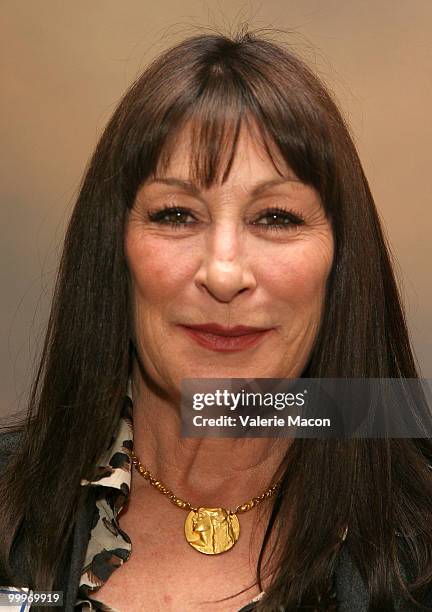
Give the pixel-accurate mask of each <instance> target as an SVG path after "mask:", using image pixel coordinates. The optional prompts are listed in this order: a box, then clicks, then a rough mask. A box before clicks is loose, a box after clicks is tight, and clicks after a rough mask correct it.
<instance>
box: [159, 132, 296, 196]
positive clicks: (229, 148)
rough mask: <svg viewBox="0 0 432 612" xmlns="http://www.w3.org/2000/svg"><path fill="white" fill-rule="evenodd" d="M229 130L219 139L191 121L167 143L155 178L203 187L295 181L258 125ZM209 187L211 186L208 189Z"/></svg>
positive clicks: (272, 143)
mask: <svg viewBox="0 0 432 612" xmlns="http://www.w3.org/2000/svg"><path fill="white" fill-rule="evenodd" d="M235 129H236V128H235V126H233V127H232V129H229V128H228V129H226V134H225V135H224V136H223V137H222V138H220V139H219V141H218V140H217V139H216V138H212V137H211V134H208V133H206V131H205V126H203V125H200V124H199V123H196V122H192V121H189V122H188V123H186V124H185V125H184V126H183V127H182V128H180V129H179V130H178V131H177V133H175V134H174V135H172V136H171V137H170V138H169V140H168V141H167V142H166V144H165V147H164V149H163V150H162V152H161V155H160V157H159V160H158V164H157V165H156V169H155V173H154V176H158V177H162V176H174V177H179V178H183V179H186V180H192V181H194V182H195V183H197V184H199V185H200V186H204V185H205V183H206V180H208V178H207V179H206V177H211V180H210V183H211V184H213V183H216V184H222V183H225V181H227V182H228V183H230V182H231V183H237V182H243V181H247V180H254V179H256V177H257V175H259V177H260V178H261V179H263V178H266V179H272V178H276V177H281V176H292V177H295V175H294V173H293V171H292V169H291V168H290V167H289V165H288V164H287V162H286V161H285V160H284V158H283V157H282V155H281V153H280V151H279V149H278V147H277V146H276V144H275V143H274V141H272V140H271V139H270V138H269V137H268V136H267V135H266V134H265V132H264V131H263V130H262V129H261V128H260V126H259V125H258V124H257V123H256V121H250V120H248V121H242V122H241V124H240V127H239V129H238V132H237V134H236V132H235ZM207 186H208V185H207Z"/></svg>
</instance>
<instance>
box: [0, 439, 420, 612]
mask: <svg viewBox="0 0 432 612" xmlns="http://www.w3.org/2000/svg"><path fill="white" fill-rule="evenodd" d="M19 440H20V434H19V433H13V434H5V433H3V434H0V474H1V473H2V470H3V468H4V467H5V465H6V463H7V460H8V456H9V454H10V452H11V451H12V450H13V449H14V448H16V447H17V445H18V444H19ZM80 495H81V496H80V502H79V508H78V512H77V515H76V519H75V523H74V529H73V533H72V535H71V538H70V541H69V543H68V546H67V549H66V556H65V561H64V563H63V564H62V566H61V569H60V571H59V574H58V577H57V584H56V585H55V588H56V590H60V591H63V602H64V606H63V609H64V610H65V611H66V612H72V611H73V609H74V604H75V601H76V599H77V593H78V586H79V582H80V576H81V571H82V567H83V564H84V558H85V554H86V550H87V544H88V541H89V537H90V530H91V523H92V518H93V511H94V505H95V501H94V499H93V498H92V496H93V495H94V488H92V487H81V493H80ZM11 562H12V565H13V567H14V568H16V570H17V573H18V572H19V575H23V576H28V559H27V555H26V551H25V550H24V547H23V542H22V541H21V540H20V538H19V536H18V537H17V539H16V542H15V543H14V545H13V547H12V554H11ZM0 586H14V585H0ZM336 591H337V600H338V610H339V611H340V612H367V610H368V602H369V597H368V593H367V590H366V588H365V585H364V583H363V580H362V578H361V577H360V574H359V572H358V570H357V568H356V566H355V565H354V563H353V561H352V559H351V557H350V555H349V553H348V551H347V549H346V546H342V548H341V552H340V555H339V560H338V564H337V567H336ZM422 603H423V604H424V605H427V606H431V608H432V589H431V590H430V591H429V592H428V596H427V597H426V598H425V599H424V600H423V602H422ZM54 609H55V608H54ZM396 609H398V610H414V609H417V608H414V607H407V604H405V606H404V607H397V608H396Z"/></svg>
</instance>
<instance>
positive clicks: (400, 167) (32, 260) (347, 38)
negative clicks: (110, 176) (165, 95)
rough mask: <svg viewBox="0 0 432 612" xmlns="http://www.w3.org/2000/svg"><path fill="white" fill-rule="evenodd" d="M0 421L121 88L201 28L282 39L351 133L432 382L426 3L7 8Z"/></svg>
mask: <svg viewBox="0 0 432 612" xmlns="http://www.w3.org/2000/svg"><path fill="white" fill-rule="evenodd" d="M1 8H2V22H3V25H2V33H1V37H0V41H1V42H0V45H1V55H0V57H1V64H2V86H3V94H2V96H1V105H2V109H1V114H0V121H1V146H2V153H3V155H2V164H1V173H2V177H1V183H0V190H1V214H2V239H1V244H2V256H1V260H0V269H1V278H0V282H1V286H2V299H1V304H0V333H1V345H0V369H1V372H2V379H1V381H2V384H1V388H0V394H1V397H0V414H8V413H9V412H12V411H15V410H17V409H18V408H23V407H24V406H25V403H26V399H27V394H28V388H29V383H30V377H31V373H32V371H33V368H34V364H35V360H36V359H37V357H38V355H39V350H40V347H41V343H42V339H43V332H44V328H45V325H46V321H47V316H48V312H49V302H50V298H51V292H52V288H53V282H54V276H55V271H56V265H57V262H58V257H59V253H60V249H61V244H62V239H63V233H64V229H65V224H66V221H67V218H68V216H69V214H70V212H71V207H72V206H73V202H74V198H75V196H76V193H77V189H78V185H79V181H80V179H81V176H82V173H83V170H84V167H85V164H86V162H87V161H88V159H89V157H90V155H91V153H92V151H93V149H94V147H95V145H96V142H97V140H98V137H99V136H100V134H101V132H102V129H103V127H104V125H105V123H106V121H107V120H108V118H109V116H110V115H111V113H112V111H113V108H114V106H115V104H116V103H117V101H118V99H119V98H120V97H121V96H122V94H123V92H124V91H125V89H126V87H127V86H128V85H129V84H130V82H131V81H132V80H133V79H135V77H136V76H137V75H138V74H139V72H140V71H141V70H142V68H143V67H144V66H145V64H146V63H147V62H148V60H150V59H151V58H152V57H154V55H156V54H157V53H158V52H159V51H161V50H162V49H163V48H165V47H167V46H169V45H171V44H172V43H174V42H175V41H177V40H179V39H181V38H183V37H185V36H187V35H189V34H192V33H196V32H197V31H198V30H199V29H200V28H203V27H206V26H210V27H216V28H222V29H224V30H225V31H228V30H229V29H230V28H232V29H235V28H236V27H237V26H238V25H239V24H240V23H241V22H243V21H247V22H249V23H250V25H251V27H254V28H258V27H280V28H284V29H289V30H291V31H292V34H291V35H290V36H289V37H287V36H284V37H283V40H288V39H289V40H291V42H292V44H293V46H294V48H295V49H296V50H297V51H298V52H299V53H300V54H301V55H302V56H303V57H304V58H305V59H306V60H307V61H308V62H309V64H311V65H312V67H313V68H314V69H315V70H317V71H318V73H319V74H320V75H321V76H322V77H324V79H325V80H326V81H327V83H328V84H329V85H330V87H331V88H332V89H333V91H334V92H335V93H336V96H337V97H338V99H339V101H340V103H341V106H342V108H343V109H344V111H345V115H346V117H347V118H348V120H349V122H350V124H351V127H352V131H353V133H354V136H355V140H356V143H357V146H358V149H359V153H360V157H361V159H362V162H363V166H364V168H365V171H366V175H367V176H368V179H369V181H370V185H371V188H372V192H373V194H374V197H375V201H376V203H377V207H378V210H379V212H380V215H381V218H382V220H383V223H384V227H385V230H386V233H387V236H388V238H389V240H390V244H391V246H392V251H393V253H394V255H395V257H396V259H397V261H398V267H397V273H398V277H399V279H400V283H401V288H402V294H403V298H404V301H405V305H406V311H407V316H408V323H409V328H410V332H411V337H412V343H413V346H414V349H415V353H416V355H417V358H418V361H419V364H420V366H421V372H422V374H423V376H426V377H432V325H431V305H432V288H431V273H430V265H431V263H432V262H431V260H432V245H431V240H430V235H431V229H432V198H431V195H432V187H431V185H432V183H431V176H432V168H431V162H432V154H431V149H432V138H431V136H432V124H431V121H430V109H431V108H432V41H431V38H430V32H431V27H432V2H430V0H412V1H410V2H407V1H406V0H376V1H370V0H363V1H355V0H352V1H351V2H346V0H326V1H314V0H266V1H265V2H255V1H249V2H237V1H236V0H230V1H229V0H219V2H210V1H207V2H203V1H198V0H196V1H193V0H183V1H182V2H175V1H173V0H160V1H159V2H150V1H145V0H143V1H138V0H124V1H122V2H119V1H114V0H104V1H102V0H92V1H91V2H89V1H83V0H75V1H74V2H64V1H63V2H60V1H58V0H35V1H33V2H27V1H23V0H3V1H2V3H1Z"/></svg>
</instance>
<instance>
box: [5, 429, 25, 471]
mask: <svg viewBox="0 0 432 612" xmlns="http://www.w3.org/2000/svg"><path fill="white" fill-rule="evenodd" d="M22 435H23V432H22V430H19V431H3V432H0V470H3V469H4V468H5V467H6V465H7V462H8V460H9V457H11V455H13V453H14V452H15V451H16V450H18V449H19V447H20V443H21V440H22Z"/></svg>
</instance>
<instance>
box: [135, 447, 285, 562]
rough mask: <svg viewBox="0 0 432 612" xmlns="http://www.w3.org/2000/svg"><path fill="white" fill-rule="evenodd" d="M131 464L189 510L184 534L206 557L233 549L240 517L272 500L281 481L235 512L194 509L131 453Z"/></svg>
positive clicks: (223, 509)
mask: <svg viewBox="0 0 432 612" xmlns="http://www.w3.org/2000/svg"><path fill="white" fill-rule="evenodd" d="M131 461H132V463H133V465H134V466H135V467H136V469H137V470H138V472H139V473H140V474H141V476H143V477H144V478H145V479H146V480H148V481H149V482H150V484H151V485H152V486H153V487H154V488H155V489H157V490H158V491H160V492H161V493H163V494H164V495H166V496H167V497H168V498H169V499H170V500H171V501H172V503H173V504H174V505H175V506H177V507H178V508H184V509H185V510H189V511H190V512H189V514H188V515H187V517H186V520H185V524H184V533H185V536H186V540H187V541H188V542H189V544H190V545H191V546H192V547H193V548H195V550H198V551H199V552H201V553H204V554H205V555H217V554H219V553H223V552H225V551H227V550H230V549H231V548H232V547H233V546H234V544H235V543H236V542H237V540H238V538H239V535H240V523H239V520H238V518H237V514H241V513H242V512H247V511H248V510H251V509H252V508H254V507H255V506H257V505H258V504H259V503H261V502H262V501H263V500H264V499H267V498H268V497H271V496H272V495H274V493H275V492H276V491H277V489H278V487H279V486H280V484H281V480H279V481H278V482H276V483H275V484H274V485H272V486H271V487H270V489H268V490H267V491H266V492H265V493H262V494H261V495H259V496H258V497H252V499H250V500H249V501H247V502H246V503H244V504H240V505H239V506H237V507H236V509H235V510H234V511H232V510H226V509H225V508H205V507H202V506H200V507H199V508H195V507H194V506H191V504H190V503H189V502H187V501H184V500H182V499H180V498H179V497H177V496H176V495H174V493H173V492H172V491H171V490H170V489H168V487H166V486H165V485H164V484H163V483H162V482H161V481H160V480H156V479H155V478H153V476H152V475H151V473H150V471H149V470H148V469H147V468H145V467H144V466H143V465H142V463H141V461H140V460H139V459H138V457H137V456H136V455H135V453H134V452H133V451H131Z"/></svg>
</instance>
